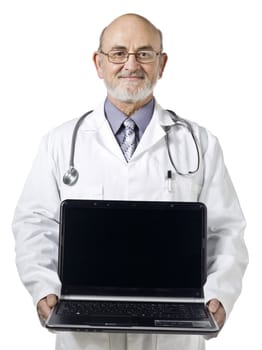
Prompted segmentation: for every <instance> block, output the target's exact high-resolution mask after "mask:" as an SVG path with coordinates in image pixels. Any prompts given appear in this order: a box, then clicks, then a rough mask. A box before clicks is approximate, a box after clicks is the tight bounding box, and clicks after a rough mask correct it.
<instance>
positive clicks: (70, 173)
mask: <svg viewBox="0 0 262 350" xmlns="http://www.w3.org/2000/svg"><path fill="white" fill-rule="evenodd" d="M167 111H168V112H169V113H170V116H171V119H172V121H173V122H174V125H172V127H173V126H178V125H181V126H183V127H185V128H187V130H188V131H189V132H190V134H191V136H192V139H193V141H194V144H195V148H196V153H197V166H196V169H195V170H189V171H188V172H187V173H182V172H180V171H179V170H178V169H177V167H176V165H175V163H174V161H173V157H172V155H171V151H170V147H169V131H170V129H171V126H170V127H165V128H164V129H165V131H166V137H165V141H166V146H167V153H168V157H169V160H170V163H171V165H172V167H173V168H174V170H175V172H176V173H177V174H178V175H181V176H187V175H192V174H195V173H197V172H198V170H199V167H200V152H199V147H198V144H197V139H196V136H195V135H194V131H193V128H192V126H191V124H190V123H189V122H188V121H187V120H185V119H182V118H180V117H178V116H177V114H175V112H173V111H171V110H169V109H167ZM92 112H93V111H92V110H91V111H88V112H87V113H85V114H84V115H82V116H81V117H80V118H79V119H78V121H77V122H76V124H75V127H74V130H73V134H72V140H71V149H70V158H69V169H68V170H67V171H66V173H65V174H64V176H63V182H64V184H66V185H68V186H72V185H74V184H75V183H76V182H77V180H78V177H79V173H78V171H77V169H76V168H75V164H74V162H75V161H74V159H75V148H76V139H77V134H78V130H79V128H80V126H81V124H82V123H83V121H84V119H85V118H86V117H87V116H88V115H89V114H90V113H92Z"/></svg>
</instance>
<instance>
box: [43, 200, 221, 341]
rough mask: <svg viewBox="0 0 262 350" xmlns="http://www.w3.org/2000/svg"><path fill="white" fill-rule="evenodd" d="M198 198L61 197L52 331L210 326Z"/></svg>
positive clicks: (203, 213) (184, 330)
mask: <svg viewBox="0 0 262 350" xmlns="http://www.w3.org/2000/svg"><path fill="white" fill-rule="evenodd" d="M206 220H207V209H206V206H205V205H204V204H203V203H199V202H150V201H146V202H144V201H117V200H115V201H107V200H74V199H69V200H65V201H63V202H62V203H61V212H60V238H59V240H60V243H59V264H58V273H59V277H60V280H61V284H62V287H61V297H60V298H59V301H58V303H57V305H56V306H55V307H54V308H53V309H52V312H51V313H50V315H49V317H48V319H47V321H46V327H47V328H48V329H49V330H53V331H87V332H126V333H131V332H135V333H172V334H175V333H179V334H213V333H216V332H218V326H217V324H216V322H215V320H214V318H213V316H212V314H211V313H209V311H208V308H207V306H206V304H205V301H204V293H203V286H204V284H205V281H206V274H207V272H206Z"/></svg>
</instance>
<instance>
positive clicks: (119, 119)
mask: <svg viewBox="0 0 262 350" xmlns="http://www.w3.org/2000/svg"><path fill="white" fill-rule="evenodd" d="M154 107H155V100H154V98H152V99H151V100H150V101H149V102H148V103H147V104H146V105H145V106H143V107H142V108H140V109H139V110H138V111H136V112H135V113H134V114H133V115H132V116H131V118H132V119H133V120H134V121H135V123H136V125H137V127H138V129H139V131H140V132H141V133H142V134H143V133H144V131H145V130H146V127H147V126H148V124H149V122H150V120H151V118H152V115H153V112H154ZM104 110H105V115H106V118H107V120H108V122H109V124H110V126H111V128H112V130H113V133H114V135H116V134H117V132H118V131H119V129H120V127H121V125H122V123H123V122H124V121H125V120H126V118H127V115H126V114H124V113H123V112H121V111H120V110H119V109H118V108H117V107H116V106H115V105H113V103H112V102H110V101H109V99H108V98H107V99H106V100H105V106H104Z"/></svg>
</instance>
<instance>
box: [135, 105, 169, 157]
mask: <svg viewBox="0 0 262 350" xmlns="http://www.w3.org/2000/svg"><path fill="white" fill-rule="evenodd" d="M170 124H173V122H172V120H171V119H170V116H169V114H168V112H166V111H164V110H163V109H162V108H161V107H160V106H159V105H158V104H156V107H155V111H154V114H153V116H152V119H151V121H150V123H149V125H148V127H147V128H146V130H145V132H144V135H143V136H142V138H141V140H140V142H139V144H138V146H137V148H136V150H135V152H134V154H133V157H132V160H133V159H136V158H137V157H139V156H140V155H141V154H142V153H144V152H146V151H147V150H148V149H150V148H151V147H153V146H154V145H155V144H156V143H157V142H159V141H160V140H161V139H163V138H164V137H165V135H166V132H165V131H164V128H163V126H165V125H170Z"/></svg>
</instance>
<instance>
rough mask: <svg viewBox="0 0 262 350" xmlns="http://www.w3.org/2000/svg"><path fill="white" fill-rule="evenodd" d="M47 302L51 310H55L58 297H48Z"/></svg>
mask: <svg viewBox="0 0 262 350" xmlns="http://www.w3.org/2000/svg"><path fill="white" fill-rule="evenodd" d="M46 302H47V305H48V306H49V307H50V308H53V307H54V306H55V305H56V303H57V296H56V295H54V294H49V295H47V297H46Z"/></svg>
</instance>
